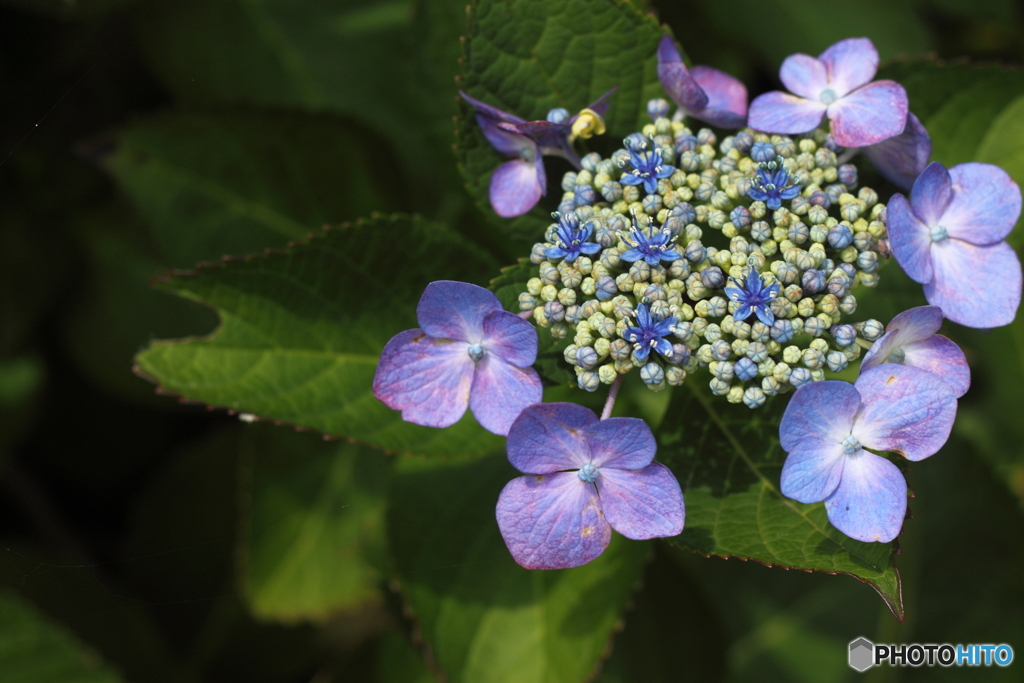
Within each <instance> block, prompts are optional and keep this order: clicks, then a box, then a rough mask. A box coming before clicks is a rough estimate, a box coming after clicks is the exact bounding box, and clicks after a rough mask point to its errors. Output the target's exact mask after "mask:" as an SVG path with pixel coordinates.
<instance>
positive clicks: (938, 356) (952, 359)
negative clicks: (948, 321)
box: [860, 306, 971, 398]
mask: <svg viewBox="0 0 1024 683" xmlns="http://www.w3.org/2000/svg"><path fill="white" fill-rule="evenodd" d="M940 327H942V309H941V308H939V307H938V306H919V307H917V308H911V309H910V310H908V311H903V312H902V313H900V314H899V315H897V316H896V317H895V318H893V319H892V320H891V321H890V322H889V324H888V325H886V326H885V334H883V335H882V336H881V338H879V340H878V341H876V342H875V344H874V346H872V347H871V350H869V351H868V352H867V354H865V356H864V360H863V361H861V364H860V371H861V372H862V373H863V372H865V371H867V370H870V369H871V368H873V367H875V366H876V365H881V364H882V363H895V364H897V365H912V366H914V367H916V368H921V369H922V370H927V371H928V372H930V373H932V374H934V375H936V376H938V377H939V378H940V379H941V380H943V381H944V382H945V383H946V384H948V385H949V386H950V388H951V389H952V390H953V394H954V395H955V396H956V397H957V398H960V397H961V396H963V395H964V394H966V393H967V389H968V388H970V386H971V369H970V367H968V365H967V357H966V356H964V352H963V351H961V350H960V347H959V346H957V345H956V344H955V343H953V342H952V341H951V340H949V339H947V338H946V337H943V336H942V335H940V334H935V333H936V332H938V331H939V328H940Z"/></svg>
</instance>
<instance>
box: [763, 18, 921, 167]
mask: <svg viewBox="0 0 1024 683" xmlns="http://www.w3.org/2000/svg"><path fill="white" fill-rule="evenodd" d="M877 71H878V51H877V50H876V49H875V46H874V45H873V44H872V42H871V41H870V40H868V39H867V38H847V39H846V40H841V41H839V42H838V43H835V44H834V45H832V46H831V47H829V48H828V49H827V50H825V51H824V52H822V53H821V54H820V55H819V56H818V57H817V59H815V58H814V57H811V56H810V55H804V54H795V55H790V56H789V57H787V58H786V61H784V62H783V63H782V68H781V69H780V71H779V78H780V79H781V80H782V83H783V85H785V86H786V88H788V89H789V92H790V93H793V94H792V95H790V94H789V93H784V92H780V91H775V92H770V93H765V94H764V95H761V96H760V97H757V98H756V99H754V101H753V102H751V103H750V117H749V124H750V127H751V128H755V129H757V130H761V131H764V132H766V133H783V134H787V135H795V134H798V133H806V132H808V131H811V130H814V129H815V128H817V127H818V125H819V124H820V123H821V118H822V117H823V116H825V115H827V116H828V118H829V121H830V122H831V124H832V137H833V138H834V139H835V141H836V143H838V144H839V145H842V146H843V147H866V146H868V145H873V144H876V143H878V142H881V141H882V140H885V139H887V138H891V137H894V136H896V135H899V134H900V133H902V132H903V129H904V127H905V124H906V121H907V112H908V108H907V91H906V90H904V89H903V86H901V85H900V84H898V83H896V82H895V81H874V82H871V79H872V78H874V76H875V73H876V72H877Z"/></svg>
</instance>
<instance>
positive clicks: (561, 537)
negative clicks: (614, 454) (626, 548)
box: [495, 472, 612, 569]
mask: <svg viewBox="0 0 1024 683" xmlns="http://www.w3.org/2000/svg"><path fill="white" fill-rule="evenodd" d="M495 516H496V518H497V520H498V529H499V530H500V531H501V537H502V538H503V539H504V540H505V545H506V546H508V549H509V552H510V553H512V557H513V558H514V559H515V561H516V562H518V563H519V564H520V565H521V566H523V567H526V568H527V569H566V568H568V567H579V566H580V565H583V564H586V563H587V562H590V561H591V560H593V559H594V558H595V557H597V556H598V555H600V554H601V553H602V552H604V549H605V548H606V547H608V542H609V541H610V540H611V537H612V530H611V527H610V526H608V522H606V521H605V519H604V515H603V514H602V513H601V507H600V502H599V500H598V496H597V489H596V488H595V487H594V485H593V484H587V483H585V482H582V481H580V479H579V477H577V476H576V473H575V472H559V473H556V474H549V475H543V476H535V475H530V476H526V477H519V478H517V479H513V480H512V481H510V482H509V483H508V484H506V485H505V488H504V489H502V491H501V494H500V495H499V496H498V506H497V510H496V513H495Z"/></svg>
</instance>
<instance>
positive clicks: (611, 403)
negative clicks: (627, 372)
mask: <svg viewBox="0 0 1024 683" xmlns="http://www.w3.org/2000/svg"><path fill="white" fill-rule="evenodd" d="M620 386H622V375H619V376H618V377H616V378H615V381H614V382H612V388H611V390H610V391H609V392H608V400H607V401H605V402H604V410H602V411H601V419H602V420H607V419H608V418H609V417H611V415H612V408H614V407H615V397H617V396H618V395H619V387H620Z"/></svg>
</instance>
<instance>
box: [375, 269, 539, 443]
mask: <svg viewBox="0 0 1024 683" xmlns="http://www.w3.org/2000/svg"><path fill="white" fill-rule="evenodd" d="M416 318H417V320H418V321H419V324H420V329H415V330H406V331H405V332H401V333H399V334H398V335H396V336H395V337H393V338H392V339H391V341H389V342H388V343H387V346H385V347H384V351H383V352H382V353H381V356H380V362H379V363H378V365H377V374H376V376H375V377H374V378H373V395H374V396H376V397H377V398H378V399H379V400H380V401H382V402H383V403H384V404H385V405H387V406H388V407H389V408H392V409H394V410H401V411H402V419H403V420H405V421H406V422H412V423H415V424H420V425H425V426H427V427H448V426H450V425H453V424H455V423H456V422H458V421H459V419H460V418H461V417H462V416H463V414H464V413H465V412H466V407H467V406H468V407H469V408H470V409H471V410H472V411H473V415H474V416H475V417H476V419H477V421H478V422H479V423H480V424H481V425H482V426H483V427H484V428H485V429H487V430H489V431H491V432H494V433H495V434H502V435H504V434H507V433H508V429H509V427H510V426H511V425H512V422H513V421H514V420H515V419H516V417H518V416H519V413H520V412H522V410H523V408H525V407H526V406H528V405H531V404H533V403H537V402H539V401H540V400H541V382H540V377H539V376H538V375H537V371H536V370H534V369H533V367H532V365H533V363H534V361H536V360H537V331H536V330H535V329H534V327H533V325H531V324H530V323H528V322H527V321H526V320H523V319H522V318H520V317H519V316H518V315H515V314H514V313H509V312H508V311H504V310H502V308H501V303H500V302H499V301H498V297H496V296H495V295H494V294H493V293H492V292H490V291H488V290H486V289H484V288H483V287H477V286H476V285H471V284H467V283H465V282H452V281H447V280H441V281H438V282H431V283H430V284H429V285H427V288H426V289H425V290H424V292H423V296H422V297H421V298H420V302H419V305H418V306H417V307H416Z"/></svg>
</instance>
